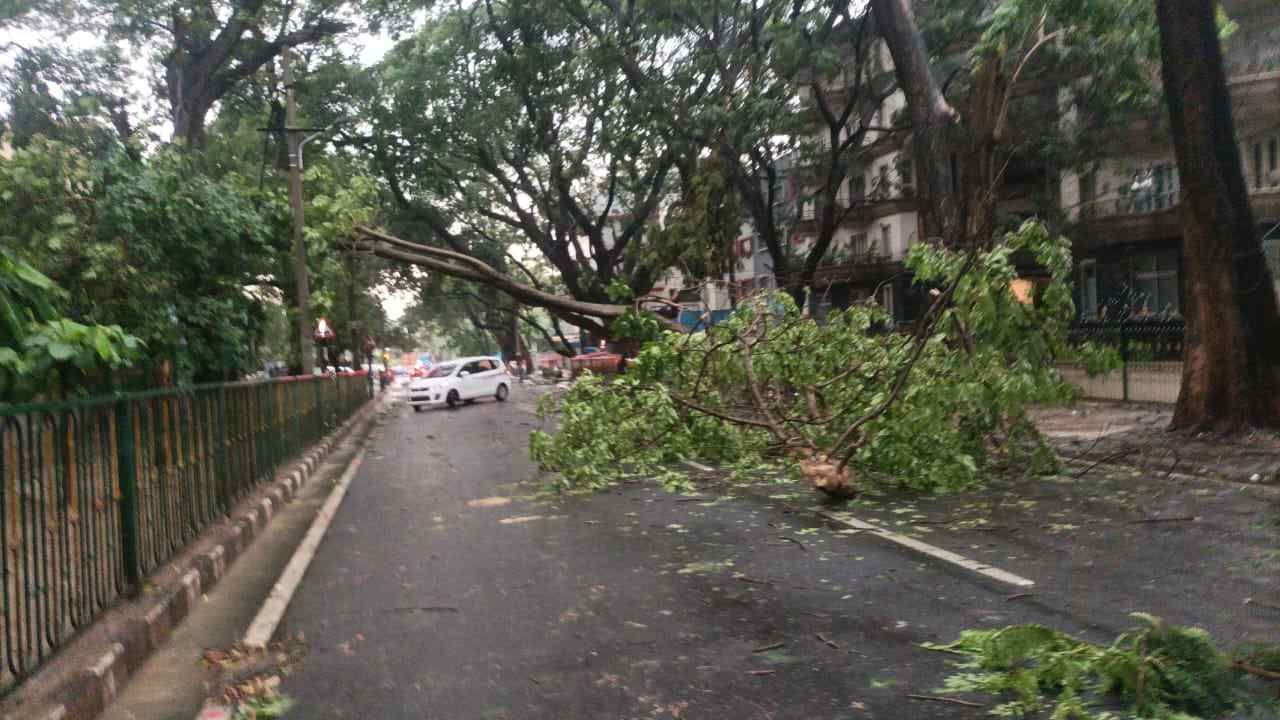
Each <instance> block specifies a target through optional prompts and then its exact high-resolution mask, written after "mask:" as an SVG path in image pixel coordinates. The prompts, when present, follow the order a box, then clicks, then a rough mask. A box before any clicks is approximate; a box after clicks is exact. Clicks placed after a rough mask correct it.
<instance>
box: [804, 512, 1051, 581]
mask: <svg viewBox="0 0 1280 720" xmlns="http://www.w3.org/2000/svg"><path fill="white" fill-rule="evenodd" d="M810 509H811V510H813V512H816V513H817V514H818V515H820V516H822V517H824V518H826V519H828V520H830V521H832V522H838V523H840V524H841V525H848V526H849V527H851V528H854V529H855V530H862V531H865V532H868V533H871V534H872V535H876V536H878V537H882V538H884V539H885V540H888V541H889V542H892V543H897V544H898V545H901V546H903V547H907V548H911V549H912V550H915V551H916V552H918V553H920V554H922V555H927V556H929V557H931V558H933V559H935V560H941V561H942V562H946V563H951V564H952V565H957V566H959V567H962V568H964V569H965V570H970V571H972V572H976V573H978V574H979V575H985V576H987V577H989V578H991V579H992V580H998V581H1000V582H1002V583H1007V584H1009V585H1014V586H1016V587H1031V586H1032V585H1035V581H1034V580H1028V579H1026V578H1024V577H1019V576H1017V575H1014V574H1013V573H1011V572H1005V571H1004V570H1001V569H1000V568H995V567H991V566H990V565H984V564H983V563H980V562H978V561H977V560H970V559H969V558H967V557H964V556H963V555H957V554H956V553H953V552H951V551H950V550H943V549H942V548H940V547H935V546H933V545H930V544H929V543H926V542H920V541H919V540H916V539H915V538H912V537H907V536H906V535H899V534H898V533H896V532H893V531H892V530H887V529H885V528H882V527H880V526H879V525H872V524H871V523H869V522H864V521H862V520H859V519H857V518H855V517H853V516H852V515H848V514H845V513H840V514H836V513H831V512H828V511H826V510H823V509H822V508H810Z"/></svg>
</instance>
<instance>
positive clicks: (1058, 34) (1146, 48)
mask: <svg viewBox="0 0 1280 720" xmlns="http://www.w3.org/2000/svg"><path fill="white" fill-rule="evenodd" d="M990 5H991V3H988V2H981V1H977V0H952V1H947V2H939V3H936V4H933V3H930V4H927V5H926V4H923V3H913V2H911V0H871V8H872V12H873V14H874V16H875V19H876V23H877V26H878V28H879V31H880V33H881V36H882V37H883V39H884V42H885V45H886V46H887V47H888V49H889V52H890V54H891V55H892V58H893V64H894V73H895V75H896V76H897V78H898V85H899V86H900V87H901V88H902V90H903V93H904V95H905V96H906V101H907V116H908V120H909V125H910V128H911V145H912V149H913V152H914V157H915V161H916V169H917V175H918V184H919V195H920V213H921V220H922V226H923V231H924V237H925V238H928V239H930V240H934V241H941V242H944V243H948V244H963V245H985V244H988V243H990V242H991V241H992V239H993V235H994V231H995V230H996V228H997V226H998V222H997V220H998V218H997V214H996V210H997V204H998V201H999V199H1000V197H1001V192H1002V190H1003V186H1004V184H1005V182H1006V180H1007V178H1008V175H1007V173H1008V171H1009V168H1010V167H1011V166H1017V165H1019V164H1023V165H1025V164H1026V163H1027V161H1031V164H1033V165H1034V164H1035V163H1036V162H1041V161H1043V160H1044V159H1045V158H1043V157H1034V156H1032V155H1031V153H1030V152H1029V150H1031V149H1032V148H1033V147H1037V146H1038V147H1043V146H1044V141H1043V138H1038V139H1037V141H1036V142H1027V140H1028V134H1027V130H1026V129H1025V128H1024V127H1020V126H1019V125H1017V124H1015V123H1014V122H1012V119H1013V118H1016V117H1018V114H1019V111H1020V110H1021V109H1025V108H1033V109H1038V110H1039V111H1040V112H1039V115H1038V119H1036V120H1035V121H1034V123H1027V124H1045V125H1048V126H1049V127H1051V128H1052V127H1055V126H1057V124H1058V117H1059V114H1060V112H1061V110H1062V109H1063V108H1062V107H1061V105H1060V102H1059V97H1058V91H1059V89H1062V88H1066V87H1071V85H1072V83H1074V82H1076V81H1083V82H1085V83H1086V84H1087V85H1088V86H1090V87H1091V93H1092V96H1093V97H1094V98H1095V99H1096V98H1097V97H1104V98H1106V100H1105V103H1103V104H1105V105H1107V106H1109V107H1111V108H1113V109H1117V110H1118V109H1123V108H1125V107H1126V106H1128V105H1132V104H1134V103H1133V99H1134V98H1135V97H1139V96H1144V95H1146V94H1148V93H1149V92H1150V87H1149V82H1148V81H1147V75H1148V73H1147V66H1146V63H1147V62H1149V61H1150V60H1151V59H1152V50H1153V48H1152V47H1151V41H1152V39H1153V37H1154V36H1153V34H1152V33H1151V32H1150V30H1151V29H1152V28H1153V27H1154V23H1153V18H1152V17H1151V7H1150V3H1149V2H1147V1H1146V0H1080V1H1079V2H1056V1H1054V0H1002V1H1001V2H999V3H997V4H996V6H995V7H994V8H992V7H990ZM917 6H918V7H917ZM917 10H919V14H920V16H921V17H920V18H919V19H917ZM957 18H959V19H960V21H959V22H957ZM957 27H959V28H960V32H958V33H957V32H955V31H954V28H957ZM949 29H950V30H949ZM957 58H960V59H959V61H957ZM1089 110H1090V111H1091V113H1098V112H1103V114H1105V111H1104V110H1101V109H1100V108H1099V107H1096V106H1095V107H1091V108H1089ZM1045 111H1047V112H1045ZM1066 129H1068V130H1069V131H1071V132H1076V131H1077V128H1071V127H1068V128H1066ZM1050 169H1052V168H1050Z"/></svg>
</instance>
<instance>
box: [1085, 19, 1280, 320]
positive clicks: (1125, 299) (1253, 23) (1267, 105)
mask: <svg viewBox="0 0 1280 720" xmlns="http://www.w3.org/2000/svg"><path fill="white" fill-rule="evenodd" d="M1223 6H1224V9H1225V10H1226V11H1227V13H1228V15H1229V16H1230V17H1231V19H1232V20H1233V21H1234V22H1235V23H1237V25H1238V29H1237V30H1236V31H1235V32H1234V33H1233V34H1232V35H1231V36H1229V37H1228V38H1227V39H1226V40H1225V41H1224V43H1223V51H1224V56H1225V57H1224V59H1225V63H1226V70H1227V81H1228V85H1229V88H1230V91H1231V97H1232V101H1233V103H1232V104H1233V107H1232V112H1233V115H1234V119H1235V125H1236V133H1237V135H1238V137H1239V144H1240V154H1241V157H1242V159H1243V161H1244V171H1245V180H1246V183H1247V185H1248V188H1249V193H1250V200H1251V203H1252V206H1253V212H1254V217H1255V219H1256V220H1257V222H1258V234H1259V236H1260V237H1261V238H1262V240H1263V248H1264V250H1265V252H1266V256H1267V262H1268V264H1269V265H1270V266H1271V270H1272V274H1273V276H1274V277H1280V273H1278V272H1277V271H1280V4H1277V3H1276V2H1275V1H1274V0H1224V2H1223ZM1070 112H1071V111H1070V109H1068V111H1067V113H1066V118H1065V119H1066V120H1067V121H1070ZM1165 125H1166V123H1165V121H1164V118H1163V116H1161V117H1159V118H1152V119H1150V120H1149V121H1146V122H1136V123H1134V124H1132V125H1130V126H1129V127H1126V128H1124V129H1122V130H1120V131H1116V132H1112V133H1108V134H1107V135H1106V136H1104V137H1100V138H1099V142H1102V143H1104V147H1106V148H1112V149H1114V152H1113V153H1108V154H1107V157H1105V159H1103V160H1101V161H1099V162H1096V163H1094V164H1093V165H1092V166H1091V167H1088V168H1086V169H1084V170H1083V171H1078V172H1074V171H1073V172H1065V173H1063V174H1062V176H1061V195H1060V198H1061V204H1062V209H1063V210H1064V211H1065V214H1066V216H1067V219H1068V221H1069V222H1070V223H1071V225H1070V229H1069V235H1070V237H1071V239H1072V249H1073V251H1074V255H1075V258H1076V307H1077V309H1078V312H1079V313H1080V317H1081V318H1082V319H1098V318H1116V317H1122V316H1126V315H1138V316H1147V315H1156V316H1177V315H1179V314H1180V312H1181V308H1182V306H1183V302H1184V294H1183V293H1184V288H1183V258H1182V249H1181V244H1182V218H1181V215H1180V212H1179V208H1180V200H1181V198H1180V195H1181V186H1180V184H1179V182H1178V167H1177V162H1176V160H1175V158H1174V153H1173V146H1172V142H1171V140H1170V138H1169V135H1168V133H1167V132H1166V131H1165V130H1164V129H1163V128H1164V127H1165Z"/></svg>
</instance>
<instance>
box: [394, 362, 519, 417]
mask: <svg viewBox="0 0 1280 720" xmlns="http://www.w3.org/2000/svg"><path fill="white" fill-rule="evenodd" d="M510 393H511V377H510V376H509V375H507V371H506V370H504V369H503V368H502V363H500V362H498V360H497V359H495V358H491V357H469V358H461V359H459V360H450V361H448V362H443V363H440V364H439V365H436V366H435V367H433V368H431V370H429V371H428V372H427V374H426V376H425V377H418V378H414V379H413V380H412V381H411V382H410V383H409V404H410V405H412V406H413V411H414V412H421V411H422V408H424V407H430V406H432V405H448V406H449V407H456V406H457V405H458V403H460V402H463V401H466V402H474V401H475V400H477V399H479V398H483V397H491V398H494V399H496V400H497V401H498V402H505V401H506V399H507V396H508V395H509V394H510Z"/></svg>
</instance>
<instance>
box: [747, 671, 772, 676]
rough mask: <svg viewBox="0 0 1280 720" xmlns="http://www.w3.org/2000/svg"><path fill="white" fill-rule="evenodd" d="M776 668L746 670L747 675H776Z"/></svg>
mask: <svg viewBox="0 0 1280 720" xmlns="http://www.w3.org/2000/svg"><path fill="white" fill-rule="evenodd" d="M777 673H778V671H777V670H748V671H747V674H748V675H776V674H777Z"/></svg>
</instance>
